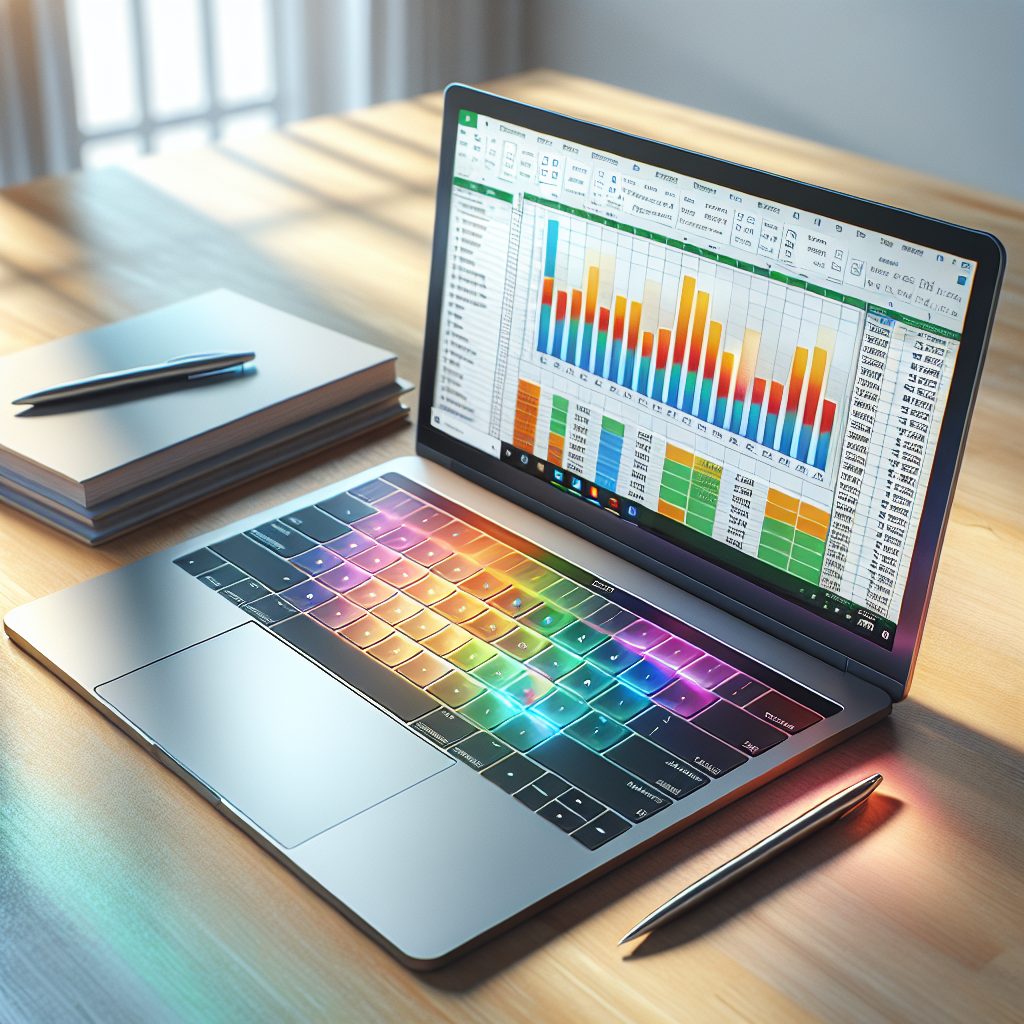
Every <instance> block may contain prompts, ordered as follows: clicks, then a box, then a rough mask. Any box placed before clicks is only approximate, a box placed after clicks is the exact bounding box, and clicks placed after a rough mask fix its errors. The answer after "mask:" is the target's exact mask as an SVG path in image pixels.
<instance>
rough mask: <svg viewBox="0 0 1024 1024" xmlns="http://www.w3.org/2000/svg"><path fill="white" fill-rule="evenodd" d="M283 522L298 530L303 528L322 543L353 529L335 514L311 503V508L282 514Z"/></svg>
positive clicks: (308, 534) (305, 532)
mask: <svg viewBox="0 0 1024 1024" xmlns="http://www.w3.org/2000/svg"><path fill="white" fill-rule="evenodd" d="M281 522H282V523H287V524H288V526H291V527H293V528H294V529H296V530H301V531H302V532H303V533H304V534H305V535H306V536H307V537H312V538H313V540H315V541H318V542H319V543H321V544H323V543H324V542H325V541H329V540H335V539H336V538H338V537H340V536H341V535H342V534H343V533H348V532H349V531H350V530H351V529H352V527H351V526H347V525H346V524H345V523H343V522H341V521H340V520H338V519H335V518H334V516H329V515H328V514H327V513H326V512H322V511H321V510H320V509H318V508H317V507H316V506H315V505H310V506H309V508H300V509H299V511H298V512H289V513H288V515H286V516H281Z"/></svg>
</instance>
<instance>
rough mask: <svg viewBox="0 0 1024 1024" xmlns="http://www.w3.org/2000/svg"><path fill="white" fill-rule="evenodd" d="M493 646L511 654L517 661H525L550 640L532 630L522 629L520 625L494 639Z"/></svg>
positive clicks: (544, 647) (548, 645)
mask: <svg viewBox="0 0 1024 1024" xmlns="http://www.w3.org/2000/svg"><path fill="white" fill-rule="evenodd" d="M494 646H495V647H498V648H500V649H501V650H503V651H504V652H505V653H506V654H511V655H512V657H513V658H515V659H516V660H517V661H526V659H527V658H532V657H533V656H534V655H536V654H540V652H541V651H543V650H545V649H546V648H548V647H550V646H551V641H550V640H545V639H544V637H542V636H539V635H538V634H537V633H534V632H533V630H530V629H523V627H522V626H519V627H517V628H516V629H514V630H512V632H511V633H507V634H506V635H505V636H503V637H502V638H501V639H500V640H495V641H494Z"/></svg>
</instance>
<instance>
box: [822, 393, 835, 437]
mask: <svg viewBox="0 0 1024 1024" xmlns="http://www.w3.org/2000/svg"><path fill="white" fill-rule="evenodd" d="M835 418H836V403H835V402H829V401H827V400H826V401H824V402H822V404H821V426H820V427H819V428H818V433H819V434H831V433H832V424H833V423H834V422H835Z"/></svg>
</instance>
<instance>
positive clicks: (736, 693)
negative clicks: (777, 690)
mask: <svg viewBox="0 0 1024 1024" xmlns="http://www.w3.org/2000/svg"><path fill="white" fill-rule="evenodd" d="M767 692H768V687H767V686H765V685H764V683H759V682H758V681H757V680H756V679H751V678H750V676H745V675H735V676H733V677H732V679H726V681H725V682H724V683H719V685H718V686H716V687H715V693H717V694H718V696H719V697H724V698H725V699H726V700H729V701H732V702H733V704H738V705H739V706H740V707H743V705H744V704H749V703H750V702H751V701H752V700H755V699H756V698H758V697H760V696H761V694H762V693H767Z"/></svg>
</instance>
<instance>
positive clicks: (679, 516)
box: [658, 498, 686, 523]
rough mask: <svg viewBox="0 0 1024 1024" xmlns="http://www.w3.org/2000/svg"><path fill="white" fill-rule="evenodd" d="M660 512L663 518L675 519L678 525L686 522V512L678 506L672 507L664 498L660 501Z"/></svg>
mask: <svg viewBox="0 0 1024 1024" xmlns="http://www.w3.org/2000/svg"><path fill="white" fill-rule="evenodd" d="M658 511H659V512H660V513H661V514H662V515H663V516H668V517H669V519H674V520H675V521H676V522H677V523H685V522H686V510H685V509H681V508H679V507H678V506H676V505H672V504H670V503H669V502H667V501H665V499H664V498H659V499H658Z"/></svg>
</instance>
